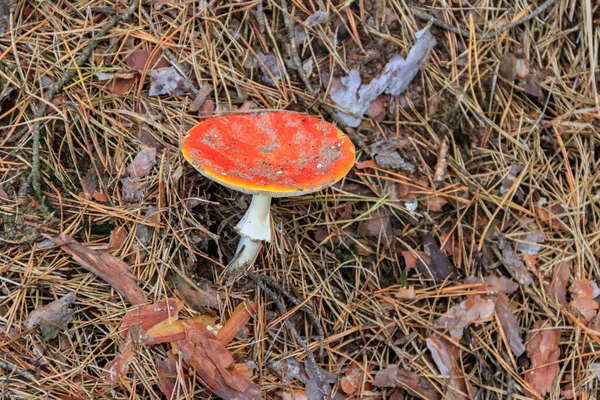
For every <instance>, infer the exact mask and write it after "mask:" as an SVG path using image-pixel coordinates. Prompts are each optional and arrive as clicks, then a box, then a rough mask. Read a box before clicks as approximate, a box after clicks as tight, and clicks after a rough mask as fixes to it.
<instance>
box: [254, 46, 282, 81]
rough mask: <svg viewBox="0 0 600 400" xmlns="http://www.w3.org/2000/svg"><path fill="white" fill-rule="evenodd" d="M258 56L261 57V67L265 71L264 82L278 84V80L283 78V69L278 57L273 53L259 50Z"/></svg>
mask: <svg viewBox="0 0 600 400" xmlns="http://www.w3.org/2000/svg"><path fill="white" fill-rule="evenodd" d="M256 54H257V55H258V58H259V59H260V61H261V62H260V63H259V67H260V69H261V71H262V72H263V74H264V75H263V78H262V79H263V82H265V83H266V84H267V85H269V86H277V82H279V81H280V80H281V70H280V69H279V64H278V63H277V57H275V56H274V55H273V54H272V53H269V54H264V53H263V52H260V51H259V52H257V53H256Z"/></svg>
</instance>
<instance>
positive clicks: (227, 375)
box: [177, 321, 263, 400]
mask: <svg viewBox="0 0 600 400" xmlns="http://www.w3.org/2000/svg"><path fill="white" fill-rule="evenodd" d="M183 326H184V328H185V339H183V340H180V341H179V342H178V346H177V349H178V350H177V351H178V352H179V354H180V355H181V358H182V360H183V361H184V362H185V363H186V365H187V366H188V368H189V369H190V370H192V371H194V372H195V373H196V375H198V377H200V378H201V379H202V382H203V383H204V384H205V385H206V386H207V388H208V389H209V390H210V391H211V392H213V393H214V394H215V395H217V396H219V397H221V398H223V399H239V400H258V399H262V398H263V397H262V394H261V392H260V390H259V389H258V387H256V386H255V385H254V384H253V383H252V382H251V381H250V380H249V379H248V378H246V377H245V376H243V375H242V374H241V373H240V372H239V371H237V370H236V369H235V368H231V367H232V365H233V361H234V360H233V357H232V355H231V353H230V352H229V351H228V350H227V349H226V348H225V345H224V344H223V342H221V341H220V340H218V339H217V338H216V337H215V335H214V333H212V332H210V331H209V330H208V329H207V327H206V325H204V324H202V323H199V322H195V321H183Z"/></svg>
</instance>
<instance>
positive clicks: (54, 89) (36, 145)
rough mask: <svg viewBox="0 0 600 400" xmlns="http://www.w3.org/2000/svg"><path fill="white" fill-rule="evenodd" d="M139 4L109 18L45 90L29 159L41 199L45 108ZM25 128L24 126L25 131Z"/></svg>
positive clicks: (32, 182) (32, 175) (32, 181)
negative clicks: (54, 81)
mask: <svg viewBox="0 0 600 400" xmlns="http://www.w3.org/2000/svg"><path fill="white" fill-rule="evenodd" d="M138 5H139V0H133V2H132V3H131V5H130V6H129V8H128V9H127V10H126V11H125V12H124V13H123V14H121V15H114V16H113V17H111V19H110V20H109V21H108V22H107V23H106V24H105V25H104V26H103V27H102V29H101V30H100V31H99V32H98V34H96V35H94V37H93V38H92V40H91V41H90V43H89V44H88V46H87V47H86V48H85V49H84V50H83V52H82V53H81V54H80V55H79V57H77V59H76V60H75V65H76V66H77V67H76V68H71V69H69V70H67V72H65V73H64V75H63V76H61V77H60V79H59V80H58V81H56V83H54V85H52V86H51V87H50V89H49V90H48V91H47V92H46V95H45V96H44V102H43V103H42V104H40V107H39V108H38V110H37V111H36V113H35V116H34V119H35V122H34V124H33V129H32V135H33V144H32V148H33V156H32V160H31V175H30V177H29V178H30V180H31V186H32V187H33V190H34V192H35V196H36V197H37V198H38V199H39V200H42V198H43V194H42V175H41V172H40V130H41V128H42V118H43V116H44V114H45V113H46V109H47V108H48V104H49V103H50V101H51V100H52V98H53V97H54V96H56V95H57V94H58V93H59V92H60V91H61V90H62V89H63V87H64V86H65V84H66V83H67V82H68V81H70V80H71V79H73V77H74V76H75V74H76V72H77V69H78V68H81V67H82V66H83V65H84V64H85V63H86V62H87V60H88V58H89V57H90V56H91V55H92V53H93V51H94V49H95V48H96V47H97V46H98V43H99V41H100V39H101V38H103V37H104V36H105V35H106V34H107V33H108V31H109V30H110V29H111V28H113V27H114V26H115V25H116V24H117V23H118V22H120V21H124V20H126V19H127V18H129V16H131V14H133V13H134V12H135V11H136V10H137V8H138ZM26 131H27V128H25V132H26Z"/></svg>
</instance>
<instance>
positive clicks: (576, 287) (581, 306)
mask: <svg viewBox="0 0 600 400" xmlns="http://www.w3.org/2000/svg"><path fill="white" fill-rule="evenodd" d="M569 291H570V292H571V302H570V303H569V305H570V306H571V307H573V308H574V309H576V310H577V311H579V313H580V314H581V316H582V317H583V319H584V320H585V321H586V322H591V321H592V320H593V319H594V318H595V317H596V315H597V314H598V307H599V306H598V303H597V302H596V301H595V300H594V299H595V298H596V297H598V296H600V289H598V285H597V284H596V282H594V281H589V280H587V279H577V280H576V281H574V282H573V283H572V284H571V287H570V288H569Z"/></svg>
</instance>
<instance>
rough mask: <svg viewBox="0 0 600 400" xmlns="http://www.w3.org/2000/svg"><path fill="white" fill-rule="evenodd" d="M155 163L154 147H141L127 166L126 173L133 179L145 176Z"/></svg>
mask: <svg viewBox="0 0 600 400" xmlns="http://www.w3.org/2000/svg"><path fill="white" fill-rule="evenodd" d="M154 164H156V149H155V148H153V147H150V148H145V149H142V150H141V151H140V152H139V153H138V154H137V155H136V156H135V158H134V159H133V161H132V162H131V164H129V166H128V167H127V174H128V175H129V176H130V177H131V178H132V179H133V178H137V179H141V178H145V177H146V176H147V175H148V174H149V173H150V170H151V169H152V167H153V166H154Z"/></svg>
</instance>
